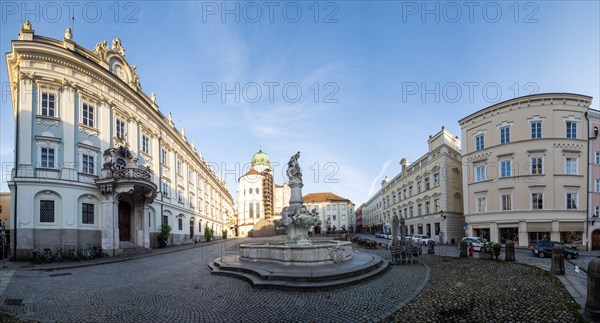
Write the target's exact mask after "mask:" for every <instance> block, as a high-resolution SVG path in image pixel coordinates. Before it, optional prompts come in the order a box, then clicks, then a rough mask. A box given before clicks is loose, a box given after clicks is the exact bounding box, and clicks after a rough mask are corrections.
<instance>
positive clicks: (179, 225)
mask: <svg viewBox="0 0 600 323" xmlns="http://www.w3.org/2000/svg"><path fill="white" fill-rule="evenodd" d="M177 227H178V228H179V231H181V230H183V219H182V218H179V219H177Z"/></svg>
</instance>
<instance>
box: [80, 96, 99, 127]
mask: <svg viewBox="0 0 600 323" xmlns="http://www.w3.org/2000/svg"><path fill="white" fill-rule="evenodd" d="M86 108H87V111H86V112H87V117H86V116H84V110H86ZM90 108H92V113H91V116H92V117H91V118H90V111H89V110H90ZM80 111H81V115H80V117H81V119H80V120H81V125H83V126H86V127H89V128H93V129H97V128H98V127H97V125H98V122H97V118H96V115H97V111H98V109H97V107H96V105H95V104H92V103H90V102H88V101H82V102H81V110H80ZM90 120H91V124H92V125H90Z"/></svg>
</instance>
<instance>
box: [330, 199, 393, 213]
mask: <svg viewBox="0 0 600 323" xmlns="http://www.w3.org/2000/svg"><path fill="white" fill-rule="evenodd" d="M389 202H390V200H389V199H388V203H389ZM331 209H332V210H334V211H335V204H333V205H331Z"/></svg>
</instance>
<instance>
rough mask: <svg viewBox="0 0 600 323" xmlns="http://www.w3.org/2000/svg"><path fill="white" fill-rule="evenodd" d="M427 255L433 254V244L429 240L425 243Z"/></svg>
mask: <svg viewBox="0 0 600 323" xmlns="http://www.w3.org/2000/svg"><path fill="white" fill-rule="evenodd" d="M427 254H429V255H434V254H435V249H434V243H433V241H431V240H429V241H427Z"/></svg>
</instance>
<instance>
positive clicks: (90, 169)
mask: <svg viewBox="0 0 600 323" xmlns="http://www.w3.org/2000/svg"><path fill="white" fill-rule="evenodd" d="M81 157H82V161H81V163H82V168H81V172H83V173H86V174H91V175H94V157H93V156H90V155H86V154H83V155H82V156H81Z"/></svg>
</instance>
